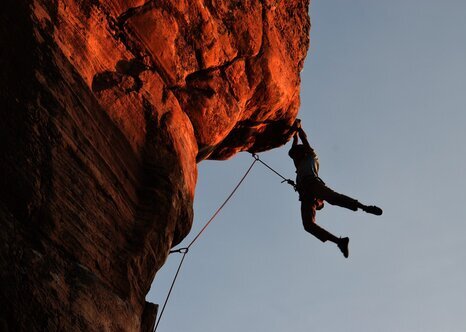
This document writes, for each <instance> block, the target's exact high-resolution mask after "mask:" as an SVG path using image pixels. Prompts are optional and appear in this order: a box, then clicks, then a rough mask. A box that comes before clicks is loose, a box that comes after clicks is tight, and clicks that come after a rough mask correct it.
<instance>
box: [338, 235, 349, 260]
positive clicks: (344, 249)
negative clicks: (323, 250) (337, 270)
mask: <svg viewBox="0 0 466 332" xmlns="http://www.w3.org/2000/svg"><path fill="white" fill-rule="evenodd" d="M348 244H349V238H348V237H344V238H340V241H338V248H339V249H340V251H341V253H342V254H343V256H345V258H348V256H349V251H348Z"/></svg>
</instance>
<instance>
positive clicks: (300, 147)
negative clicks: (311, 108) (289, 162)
mask: <svg viewBox="0 0 466 332" xmlns="http://www.w3.org/2000/svg"><path fill="white" fill-rule="evenodd" d="M292 130H293V131H294V135H293V146H292V147H291V149H290V151H289V152H288V155H289V156H290V157H291V159H293V162H294V165H295V167H296V190H297V191H298V193H299V200H300V201H301V218H302V220H303V226H304V229H305V230H306V231H307V232H309V233H311V234H312V235H314V236H315V237H316V238H318V239H319V240H321V241H322V242H325V241H331V242H333V243H335V244H336V245H337V246H338V248H339V249H340V250H341V252H342V253H343V256H345V258H348V255H349V250H348V244H349V238H348V237H344V238H338V237H336V236H335V235H333V234H331V233H330V232H328V231H327V230H325V229H323V228H322V227H320V226H319V225H317V224H316V222H315V217H316V210H321V209H322V208H323V207H324V201H327V202H328V203H329V204H332V205H338V206H341V207H344V208H347V209H350V210H353V211H357V210H358V209H361V210H363V211H365V212H367V213H371V214H375V215H377V216H380V215H381V214H382V209H381V208H379V207H377V206H374V205H371V206H367V205H364V204H361V203H360V202H358V201H357V200H355V199H353V198H351V197H348V196H345V195H342V194H339V193H337V192H335V191H333V190H332V189H330V188H329V187H327V186H326V185H325V183H324V181H322V180H321V179H320V178H319V175H318V173H319V160H318V158H317V155H316V153H315V151H314V149H313V148H312V147H311V145H310V144H309V142H308V140H307V136H306V133H305V132H304V130H303V129H302V128H301V121H300V120H299V119H297V120H296V122H295V123H294V125H293V127H292ZM298 137H299V138H300V139H301V141H302V144H298Z"/></svg>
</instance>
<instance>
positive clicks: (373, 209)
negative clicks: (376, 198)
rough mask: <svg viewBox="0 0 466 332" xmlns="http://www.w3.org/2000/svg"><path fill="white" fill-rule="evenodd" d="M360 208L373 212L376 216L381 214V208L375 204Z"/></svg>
mask: <svg viewBox="0 0 466 332" xmlns="http://www.w3.org/2000/svg"><path fill="white" fill-rule="evenodd" d="M362 210H363V211H365V212H367V213H370V214H375V215H376V216H380V215H381V214H382V209H381V208H379V207H378V206H375V205H370V206H365V207H363V208H362Z"/></svg>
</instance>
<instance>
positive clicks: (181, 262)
mask: <svg viewBox="0 0 466 332" xmlns="http://www.w3.org/2000/svg"><path fill="white" fill-rule="evenodd" d="M251 155H252V157H253V158H254V161H253V162H252V163H251V165H250V166H249V168H248V169H247V170H246V172H245V173H244V175H243V177H242V178H241V179H240V181H239V182H238V184H237V185H236V186H235V187H234V188H233V190H232V191H231V193H230V194H229V195H228V197H227V198H226V199H225V201H224V202H223V203H222V204H221V205H220V207H219V208H218V209H217V210H216V211H215V213H214V214H213V215H212V217H210V219H209V220H208V221H207V223H206V224H205V225H204V227H202V229H201V230H200V231H199V233H197V235H196V236H195V237H194V239H193V240H192V241H191V242H190V243H189V244H188V245H187V246H186V247H183V248H179V249H174V250H171V251H170V252H169V254H173V253H180V254H183V256H182V257H181V260H180V263H179V265H178V268H177V270H176V273H175V276H174V277H173V281H172V283H171V285H170V289H169V291H168V294H167V297H166V298H165V301H164V303H163V306H162V310H161V311H160V315H159V319H158V320H157V323H156V324H155V327H154V330H153V332H155V331H157V327H158V326H159V323H160V321H161V319H162V316H163V312H164V311H165V307H166V306H167V303H168V300H169V298H170V295H171V293H172V290H173V287H174V286H175V283H176V279H177V278H178V274H179V273H180V270H181V266H182V265H183V262H184V259H185V257H186V255H187V254H188V252H189V249H190V248H191V246H192V245H193V244H194V243H195V242H196V241H197V239H199V237H200V236H201V235H202V233H203V232H204V231H205V230H206V228H207V227H208V226H209V225H210V223H211V222H212V221H213V220H214V219H215V217H216V216H217V215H218V214H219V212H220V211H221V210H222V209H223V207H224V206H225V205H226V204H227V203H228V201H229V200H230V198H231V197H233V195H234V194H235V192H236V191H237V190H238V188H239V187H240V186H241V184H242V183H243V181H244V179H246V177H247V176H248V174H249V172H251V170H252V168H253V166H254V165H255V164H256V162H260V163H261V164H262V165H264V166H265V167H267V168H268V169H269V170H271V171H272V172H274V173H275V174H276V175H278V176H279V177H281V178H282V179H283V181H282V182H281V183H285V182H286V183H288V184H289V185H291V186H292V187H293V188H294V189H295V191H296V185H295V183H294V181H293V180H290V179H287V178H285V177H284V176H283V175H281V174H280V173H278V172H277V171H276V170H274V169H273V168H272V167H270V166H269V165H267V164H266V163H265V162H264V161H262V160H261V159H260V158H259V156H258V155H257V154H255V153H251Z"/></svg>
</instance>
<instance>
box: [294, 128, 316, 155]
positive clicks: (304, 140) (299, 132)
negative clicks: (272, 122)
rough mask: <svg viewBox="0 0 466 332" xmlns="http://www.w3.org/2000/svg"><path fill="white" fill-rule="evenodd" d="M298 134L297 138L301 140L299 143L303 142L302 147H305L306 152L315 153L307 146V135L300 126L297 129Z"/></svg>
mask: <svg viewBox="0 0 466 332" xmlns="http://www.w3.org/2000/svg"><path fill="white" fill-rule="evenodd" d="M298 134H299V138H301V141H302V142H303V145H304V146H305V147H306V150H308V152H310V153H312V154H314V153H315V152H314V149H313V148H312V147H311V145H310V144H309V141H308V140H307V135H306V133H305V132H304V130H303V128H301V126H299V127H298Z"/></svg>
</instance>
